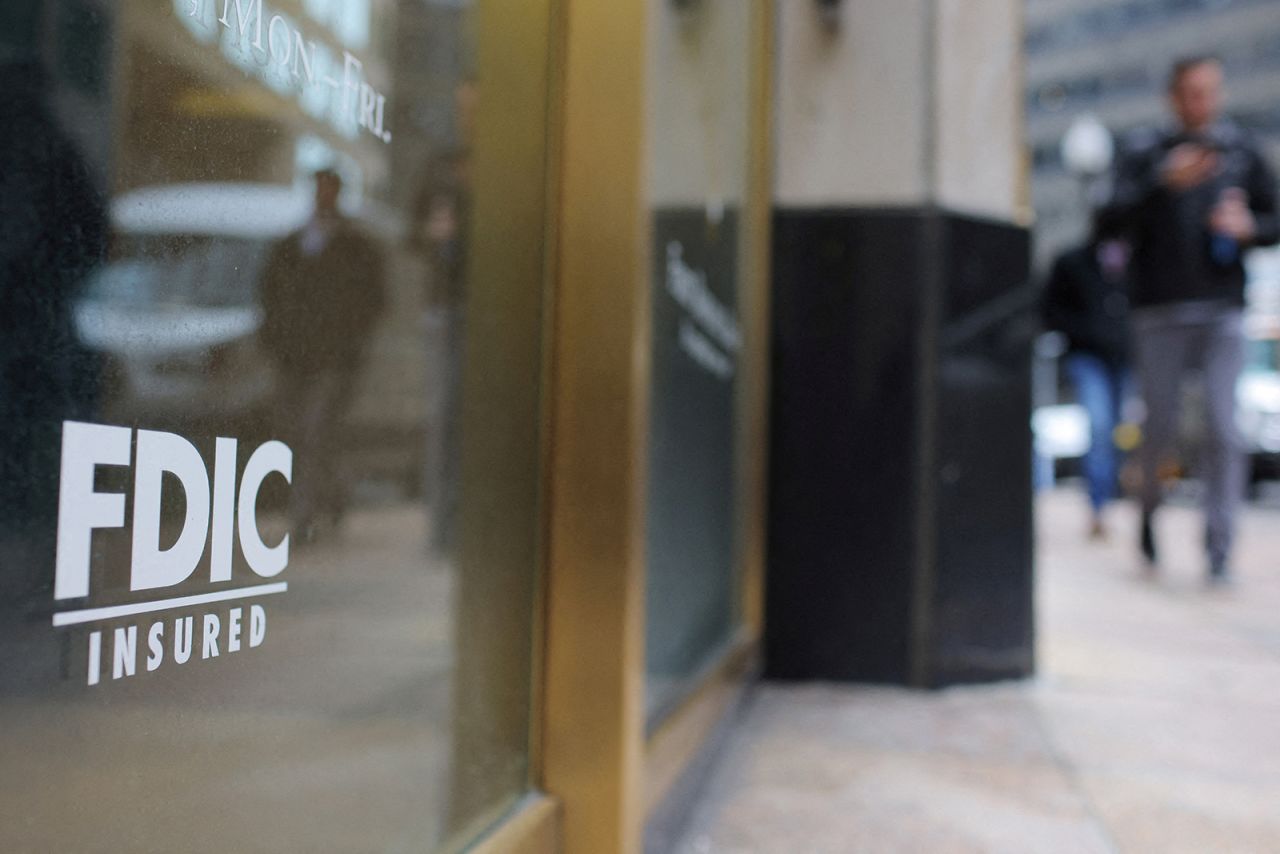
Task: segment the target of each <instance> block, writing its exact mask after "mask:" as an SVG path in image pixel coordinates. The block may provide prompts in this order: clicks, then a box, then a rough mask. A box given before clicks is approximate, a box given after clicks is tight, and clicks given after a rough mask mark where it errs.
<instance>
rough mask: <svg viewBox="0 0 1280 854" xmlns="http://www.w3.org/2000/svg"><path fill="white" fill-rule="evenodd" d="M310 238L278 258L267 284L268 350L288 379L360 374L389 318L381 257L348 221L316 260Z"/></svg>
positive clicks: (277, 249) (288, 241)
mask: <svg viewBox="0 0 1280 854" xmlns="http://www.w3.org/2000/svg"><path fill="white" fill-rule="evenodd" d="M302 235H303V230H299V231H295V232H293V233H292V234H290V235H289V236H288V237H286V238H284V239H283V240H281V241H280V242H279V243H277V244H276V245H275V246H274V247H273V248H272V250H271V254H270V256H269V258H268V261H267V266H266V271H265V273H264V276H263V283H262V312H263V320H262V343H263V345H264V346H265V347H266V349H267V351H268V352H269V353H270V354H271V355H272V356H273V357H274V358H275V359H276V361H277V363H278V364H279V365H280V366H281V367H282V368H284V369H286V370H289V371H294V372H297V371H301V372H304V373H305V372H313V371H323V370H332V369H346V370H356V369H357V368H358V367H359V363H360V359H361V357H362V355H363V354H364V351H365V350H366V348H367V346H368V344H369V338H370V336H371V334H372V331H373V326H374V322H375V321H376V320H377V319H378V316H379V315H380V314H381V313H382V310H383V306H384V303H385V301H386V294H385V291H384V285H383V281H382V278H383V262H382V254H381V252H380V251H379V249H378V247H377V245H376V244H375V243H374V241H373V240H372V239H371V238H370V237H368V236H366V235H365V234H364V233H363V232H361V231H360V230H359V229H357V228H356V226H355V225H354V224H352V223H350V222H348V221H347V220H340V221H339V222H338V223H337V225H336V228H335V231H334V233H333V235H332V236H331V237H330V238H329V240H328V242H327V243H326V244H325V246H324V248H323V249H322V250H321V251H320V252H319V253H317V254H315V255H311V256H308V255H307V254H306V253H305V252H303V251H302Z"/></svg>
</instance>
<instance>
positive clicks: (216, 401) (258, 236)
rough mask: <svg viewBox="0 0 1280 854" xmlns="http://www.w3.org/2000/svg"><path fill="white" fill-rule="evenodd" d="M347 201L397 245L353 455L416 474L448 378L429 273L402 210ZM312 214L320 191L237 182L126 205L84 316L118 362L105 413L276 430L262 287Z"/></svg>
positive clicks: (120, 202)
mask: <svg viewBox="0 0 1280 854" xmlns="http://www.w3.org/2000/svg"><path fill="white" fill-rule="evenodd" d="M345 202H346V200H344V201H343V202H340V205H341V206H342V207H343V208H344V212H346V213H347V214H349V215H352V216H353V217H354V218H356V219H358V220H359V222H360V224H361V227H362V228H364V229H366V231H367V232H368V233H369V234H370V235H371V236H373V238H374V239H375V240H377V241H378V243H379V245H380V246H382V247H383V248H384V251H385V253H386V257H385V261H386V285H387V297H388V305H387V310H386V311H385V312H384V315H383V317H382V318H381V319H380V321H379V323H378V325H377V327H376V329H375V332H374V335H373V338H372V340H371V341H370V346H369V359H368V363H367V364H366V365H365V366H364V371H363V375H362V377H361V383H360V386H359V390H358V392H357V394H356V397H355V399H354V400H353V401H352V408H351V413H350V418H349V427H350V430H349V433H350V436H349V442H350V447H351V448H352V449H353V450H359V451H360V453H361V455H362V462H361V468H362V470H374V469H376V470H380V471H386V472H404V471H409V472H416V471H417V470H418V469H419V468H420V466H419V465H418V464H417V462H416V460H417V459H418V458H419V457H420V456H421V450H420V449H421V447H422V445H423V431H424V426H423V425H424V418H425V413H426V411H427V407H428V397H429V391H430V390H429V388H428V386H429V385H430V384H431V383H432V382H433V381H438V380H433V375H431V374H429V365H428V357H427V353H426V341H425V334H426V332H425V329H424V317H423V304H422V291H423V281H424V276H425V272H424V269H425V268H424V267H423V264H422V262H421V260H420V259H417V258H415V257H414V256H413V254H412V253H411V252H406V251H404V250H403V249H402V248H401V247H403V246H404V243H405V241H404V240H403V234H402V233H401V232H402V231H403V225H402V223H401V221H400V219H399V218H398V217H397V216H396V215H395V214H394V213H393V212H392V211H390V210H388V209H387V208H385V207H382V206H379V205H376V204H365V205H364V206H362V207H361V208H360V210H359V211H353V210H350V209H347V207H348V206H347V204H346V203H345ZM312 206H313V191H312V189H311V187H310V186H309V185H301V186H288V185H274V184H261V183H231V182H227V183H204V184H199V183H193V184H171V185H165V186H157V187H148V188H143V189H138V190H132V191H130V192H127V193H123V194H121V195H120V196H118V197H116V198H115V199H114V200H113V202H112V205H111V209H110V217H111V226H112V247H111V252H110V257H109V260H108V262H107V263H106V264H105V265H104V266H102V267H101V268H99V269H98V270H97V271H96V272H95V273H94V274H93V276H91V277H90V279H89V281H88V282H87V283H86V285H85V289H84V291H83V293H82V295H81V296H80V298H79V299H78V300H77V301H76V304H75V306H74V310H73V317H74V323H75V328H76V332H77V335H78V336H79V338H80V340H81V342H82V343H83V344H84V345H85V346H86V347H88V348H89V349H91V350H93V351H95V352H97V353H98V354H100V356H101V357H102V358H103V360H104V361H105V367H104V370H103V377H104V379H103V385H104V387H103V388H102V389H101V393H100V398H101V404H102V405H101V414H102V417H103V418H105V419H107V420H110V421H114V422H116V423H125V424H130V423H132V424H145V425H147V426H151V427H168V428H171V429H178V430H181V429H183V428H184V427H185V428H186V429H188V430H190V429H192V428H193V427H196V428H198V429H216V430H225V431H228V432H226V433H223V435H239V436H246V437H247V436H252V435H256V434H257V433H259V431H261V430H272V429H275V426H276V425H274V424H273V418H274V412H273V411H272V410H273V406H274V403H275V399H276V393H275V392H276V389H275V386H276V378H275V371H274V367H273V365H272V362H271V359H270V358H268V357H267V355H266V353H265V352H263V350H262V347H261V345H260V344H259V330H260V328H261V325H262V321H263V314H262V309H261V306H260V289H261V280H262V276H263V272H264V270H265V267H266V264H267V260H268V256H269V254H270V251H271V247H272V245H273V244H274V243H275V242H277V241H278V240H280V239H281V238H283V237H285V236H286V235H287V234H289V233H290V232H292V231H293V230H295V229H297V228H299V227H300V226H301V225H303V223H305V221H306V220H307V218H308V217H309V216H310V214H311V211H312ZM375 456H377V457H378V458H377V459H374V457H375Z"/></svg>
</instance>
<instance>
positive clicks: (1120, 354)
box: [1044, 212, 1130, 539]
mask: <svg viewBox="0 0 1280 854" xmlns="http://www.w3.org/2000/svg"><path fill="white" fill-rule="evenodd" d="M1129 253H1130V249H1129V244H1128V243H1127V242H1126V241H1125V240H1124V239H1123V237H1122V235H1121V233H1120V230H1119V228H1118V227H1117V223H1116V221H1115V219H1114V218H1113V217H1109V216H1107V215H1106V214H1105V213H1104V212H1099V213H1098V214H1097V215H1095V217H1094V223H1093V233H1092V235H1091V236H1090V239H1089V241H1088V242H1087V243H1085V244H1084V245H1083V246H1079V247H1076V248H1075V249H1071V250H1068V251H1067V252H1064V253H1063V254H1062V255H1060V256H1058V258H1057V260H1056V261H1054V264H1053V272H1052V273H1051V274H1050V275H1049V282H1048V284H1047V285H1046V286H1045V295H1044V321H1045V326H1046V327H1047V328H1048V329H1051V330H1054V331H1056V332H1060V333H1062V334H1063V335H1064V336H1066V339H1067V356H1066V359H1065V360H1064V361H1063V367H1064V369H1065V370H1066V373H1067V376H1068V377H1069V378H1070V380H1071V385H1072V386H1073V387H1074V388H1075V393H1076V400H1077V401H1079V403H1080V405H1081V406H1083V407H1084V408H1085V411H1086V412H1087V413H1088V414H1089V450H1088V451H1087V452H1086V453H1085V455H1084V476H1085V480H1086V481H1087V482H1088V485H1089V505H1090V507H1091V508H1092V511H1093V514H1092V518H1091V520H1090V525H1089V536H1090V537H1091V538H1093V539H1101V538H1104V537H1105V536H1106V534H1107V529H1106V520H1105V516H1104V512H1105V510H1106V506H1107V504H1108V503H1109V502H1110V501H1111V499H1112V498H1114V497H1115V493H1116V479H1117V477H1116V476H1117V473H1118V468H1119V461H1120V452H1119V449H1118V448H1116V443H1115V438H1114V436H1115V430H1116V426H1117V425H1118V424H1119V423H1120V410H1121V407H1122V405H1123V404H1124V396H1125V392H1126V390H1127V388H1128V386H1129V340H1128V339H1129V318H1128V314H1129V294H1128V291H1129V281H1128V264H1129Z"/></svg>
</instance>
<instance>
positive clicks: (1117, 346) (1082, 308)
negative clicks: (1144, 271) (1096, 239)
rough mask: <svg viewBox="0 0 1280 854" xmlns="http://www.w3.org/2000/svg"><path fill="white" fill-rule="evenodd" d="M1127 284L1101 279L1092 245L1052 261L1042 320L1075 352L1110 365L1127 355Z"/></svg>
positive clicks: (1119, 363) (1122, 361)
mask: <svg viewBox="0 0 1280 854" xmlns="http://www.w3.org/2000/svg"><path fill="white" fill-rule="evenodd" d="M1128 289H1129V282H1128V280H1127V279H1126V278H1125V277H1124V276H1115V277H1109V276H1106V275H1103V272H1102V268H1101V265H1099V263H1098V254H1097V246H1096V244H1092V243H1091V244H1086V245H1085V246H1081V247H1079V248H1076V249H1072V250H1070V251H1068V252H1064V253H1063V254H1062V255H1059V256H1058V259H1057V260H1056V261H1054V264H1053V272H1052V273H1050V275H1049V283H1048V285H1047V286H1046V287H1045V294H1044V322H1045V326H1046V328H1048V329H1051V330H1053V331H1055V332H1061V333H1062V334H1063V335H1065V336H1066V337H1067V346H1068V349H1069V350H1070V351H1071V352H1073V353H1090V354H1092V355H1094V356H1097V357H1099V358H1100V359H1102V360H1103V361H1105V362H1106V363H1107V364H1109V365H1112V366H1113V367H1122V366H1123V365H1124V364H1125V363H1126V362H1127V361H1128V357H1129V342H1128V313H1129V298H1128Z"/></svg>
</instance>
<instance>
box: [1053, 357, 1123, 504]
mask: <svg viewBox="0 0 1280 854" xmlns="http://www.w3.org/2000/svg"><path fill="white" fill-rule="evenodd" d="M1064 367H1065V368H1066V372H1067V376H1068V378H1069V379H1070V380H1071V384H1072V386H1074V387H1075V390H1076V399H1077V400H1078V401H1079V402H1080V405H1081V406H1083V407H1084V409H1085V412H1087V413H1088V415H1089V450H1088V451H1087V452H1085V455H1084V477H1085V480H1086V481H1087V483H1088V485H1089V503H1090V504H1091V505H1093V509H1094V510H1101V509H1102V507H1103V506H1104V505H1105V504H1106V503H1107V502H1108V501H1110V500H1111V499H1112V498H1114V497H1115V494H1116V478H1117V476H1118V475H1119V468H1120V452H1119V450H1118V449H1117V448H1116V443H1115V438H1114V434H1115V429H1116V425H1117V424H1119V423H1120V407H1121V406H1122V405H1123V403H1124V394H1125V389H1126V388H1127V387H1128V385H1129V372H1128V370H1127V369H1125V368H1119V367H1115V366H1113V365H1109V364H1108V363H1107V362H1105V361H1103V360H1102V359H1100V358H1098V357H1097V356H1095V355H1093V354H1092V353H1071V354H1069V355H1068V356H1067V357H1066V359H1065V361H1064Z"/></svg>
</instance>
